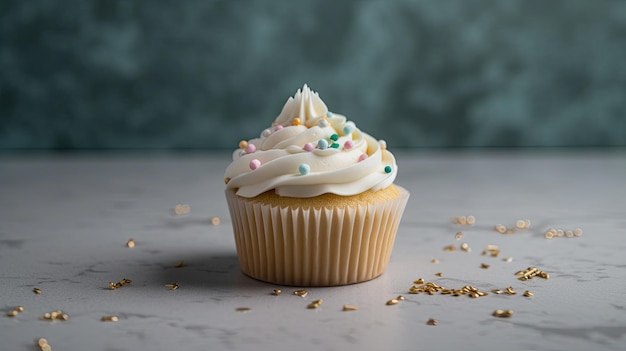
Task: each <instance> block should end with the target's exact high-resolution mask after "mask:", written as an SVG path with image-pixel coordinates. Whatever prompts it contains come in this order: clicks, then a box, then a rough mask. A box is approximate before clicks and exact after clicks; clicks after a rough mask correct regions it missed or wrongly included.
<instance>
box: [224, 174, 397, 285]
mask: <svg viewBox="0 0 626 351" xmlns="http://www.w3.org/2000/svg"><path fill="white" fill-rule="evenodd" d="M396 187H397V188H398V190H399V191H400V195H399V196H398V197H397V198H395V199H392V200H386V201H379V202H377V203H371V204H369V203H368V204H363V205H358V206H353V207H349V206H346V207H333V208H313V207H309V208H303V207H296V208H291V207H280V206H276V205H270V204H265V203H261V202H258V201H255V200H254V199H246V198H242V197H239V196H237V195H236V194H235V192H234V191H233V190H227V191H226V199H227V201H228V206H229V210H230V214H231V219H232V223H233V231H234V235H235V243H236V246H237V254H238V256H239V263H240V265H241V269H242V271H243V273H244V274H246V275H248V276H250V277H252V278H255V279H258V280H262V281H265V282H269V283H274V284H280V285H293V286H333V285H347V284H353V283H358V282H363V281H367V280H370V279H373V278H376V277H377V276H379V275H381V274H382V273H383V271H384V270H385V267H386V266H387V263H388V262H389V258H390V256H391V250H392V247H393V243H394V240H395V235H396V231H397V229H398V225H399V223H400V218H401V217H402V213H403V211H404V208H405V206H406V203H407V201H408V198H409V193H408V191H406V190H405V189H403V188H401V187H399V186H396Z"/></svg>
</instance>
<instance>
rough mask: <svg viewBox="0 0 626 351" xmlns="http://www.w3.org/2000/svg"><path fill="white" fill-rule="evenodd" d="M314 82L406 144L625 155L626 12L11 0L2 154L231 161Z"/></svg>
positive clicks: (0, 16) (432, 4)
mask: <svg viewBox="0 0 626 351" xmlns="http://www.w3.org/2000/svg"><path fill="white" fill-rule="evenodd" d="M303 83H308V84H309V85H310V86H311V87H312V88H313V89H314V90H316V91H318V92H319V93H320V96H321V97H322V99H323V100H324V101H325V102H326V104H327V105H328V106H329V108H330V109H331V110H332V111H335V112H338V113H342V114H345V115H347V116H348V118H350V119H352V120H354V121H355V122H356V123H357V125H359V126H360V127H361V129H363V130H365V131H367V132H370V134H372V135H374V136H376V137H378V138H383V139H386V140H387V142H388V144H389V145H391V146H395V147H476V146H479V147H482V146H487V147H489V146H511V147H520V146H521V147H523V146H533V147H534V146H617V145H618V146H625V145H626V2H625V1H604V0H596V1H586V0H580V1H578V0H572V1H533V0H531V1H503V0H499V1H492V0H480V1H461V0H459V1H452V0H441V1H402V0H390V1H383V0H372V1H348V0H345V1H342V0H332V1H314V0H300V1H289V0H278V1H236V0H233V1H218V0H210V1H206V0H204V1H113V0H80V1H60V0H59V1H53V0H51V1H8V0H3V1H1V2H0V149H64V150H65V149H120V148H121V149H126V148H131V149H135V148H140V149H153V148H154V149H187V148H201V149H204V148H227V149H231V148H234V147H235V146H236V145H237V143H238V141H239V140H240V139H242V138H252V137H256V136H257V135H258V134H259V133H260V131H261V130H263V128H265V127H266V126H267V125H269V123H270V122H271V121H273V119H274V118H275V117H276V115H278V113H279V112H280V109H281V108H282V105H283V104H284V102H285V101H286V99H287V98H288V97H289V96H291V95H293V94H294V93H295V91H296V89H298V88H300V87H301V86H302V85H303Z"/></svg>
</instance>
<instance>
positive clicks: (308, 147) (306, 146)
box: [302, 143, 315, 151]
mask: <svg viewBox="0 0 626 351" xmlns="http://www.w3.org/2000/svg"><path fill="white" fill-rule="evenodd" d="M314 148H315V147H314V146H313V144H311V143H306V144H304V146H303V147H302V149H304V151H313V149H314Z"/></svg>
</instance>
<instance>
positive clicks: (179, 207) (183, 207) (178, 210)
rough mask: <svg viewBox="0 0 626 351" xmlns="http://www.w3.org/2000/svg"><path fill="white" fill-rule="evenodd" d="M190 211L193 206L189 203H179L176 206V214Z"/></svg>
mask: <svg viewBox="0 0 626 351" xmlns="http://www.w3.org/2000/svg"><path fill="white" fill-rule="evenodd" d="M189 212H191V207H189V205H186V204H182V205H181V204H178V205H176V206H174V214H176V215H185V214H188V213H189Z"/></svg>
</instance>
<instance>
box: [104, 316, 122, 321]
mask: <svg viewBox="0 0 626 351" xmlns="http://www.w3.org/2000/svg"><path fill="white" fill-rule="evenodd" d="M100 320H101V321H103V322H117V321H119V318H117V316H102V318H100Z"/></svg>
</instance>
